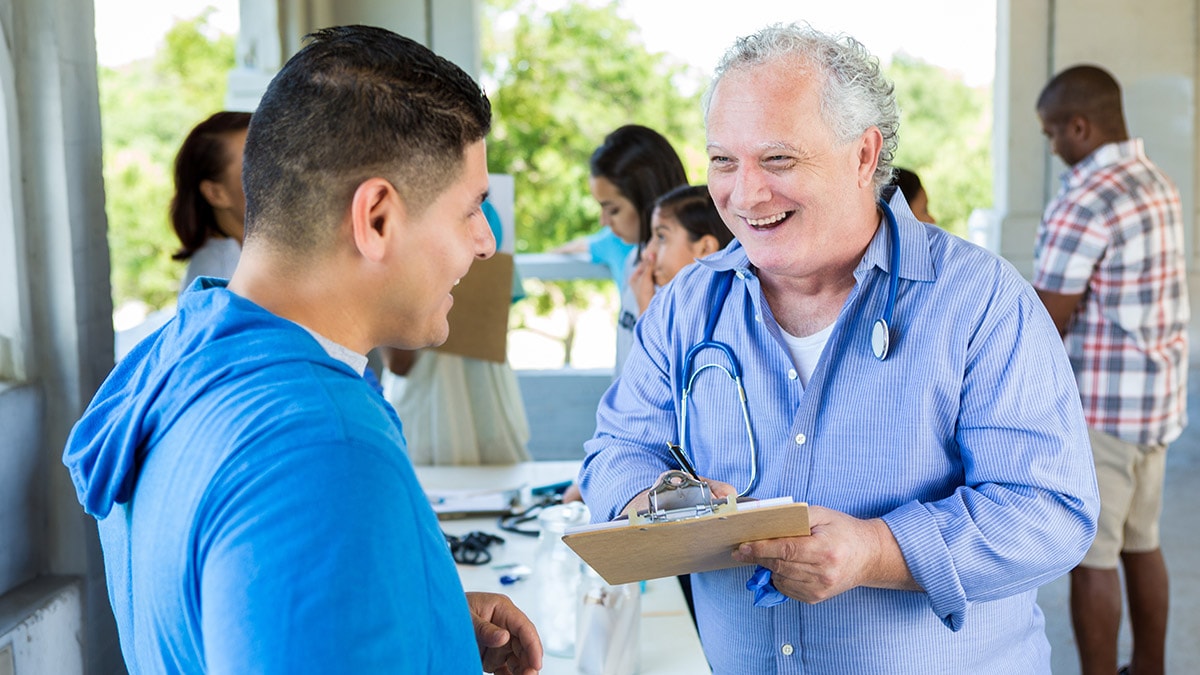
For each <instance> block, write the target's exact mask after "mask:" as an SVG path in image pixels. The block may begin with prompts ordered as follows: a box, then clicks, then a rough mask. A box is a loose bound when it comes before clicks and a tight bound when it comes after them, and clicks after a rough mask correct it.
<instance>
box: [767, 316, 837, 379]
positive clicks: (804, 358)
mask: <svg viewBox="0 0 1200 675" xmlns="http://www.w3.org/2000/svg"><path fill="white" fill-rule="evenodd" d="M779 332H780V333H781V334H782V335H783V341H784V342H786V343H787V347H788V351H789V352H791V353H792V362H794V363H795V364H796V371H797V373H798V374H799V376H800V385H801V386H803V387H807V386H808V378H809V377H811V376H812V372H813V371H814V370H816V369H817V361H819V360H820V359H821V351H822V350H824V349H825V343H826V342H829V336H830V335H832V334H833V324H832V323H831V324H829V325H828V326H826V327H824V328H822V329H821V330H820V331H819V332H816V333H813V334H812V335H809V336H807V337H796V336H795V335H792V334H791V333H788V332H787V331H785V330H783V329H780V330H779Z"/></svg>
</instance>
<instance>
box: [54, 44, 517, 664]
mask: <svg viewBox="0 0 1200 675" xmlns="http://www.w3.org/2000/svg"><path fill="white" fill-rule="evenodd" d="M310 37H311V41H310V42H309V43H308V44H307V45H306V46H305V47H304V48H303V49H301V50H300V52H299V53H297V54H296V55H295V56H294V57H292V59H290V60H289V61H288V63H287V64H286V65H285V66H284V67H283V69H282V70H281V71H280V72H279V74H278V75H277V76H276V77H275V79H274V80H273V81H272V82H271V85H270V86H269V87H268V89H267V92H266V94H265V95H264V96H263V99H262V102H261V103H260V105H259V108H258V110H257V111H256V112H255V117H254V121H253V123H252V125H251V128H250V132H249V135H248V137H247V140H246V151H245V160H244V184H245V193H246V238H245V246H244V249H243V253H242V257H241V260H240V262H239V264H238V268H237V271H236V272H235V273H234V275H233V278H232V279H231V280H230V282H229V284H228V287H226V286H224V284H223V283H222V282H218V281H216V280H211V279H210V280H205V282H204V283H203V284H202V286H203V287H202V288H200V289H197V290H193V291H191V292H188V293H185V294H184V295H183V296H182V298H181V299H180V304H179V312H178V315H177V316H176V318H175V319H174V320H173V321H172V322H170V323H169V324H167V325H166V326H165V327H164V328H163V329H162V330H160V331H159V332H157V333H156V334H154V335H153V336H151V337H150V338H148V339H147V340H146V341H144V342H143V343H141V344H140V345H139V346H138V347H137V348H136V349H135V350H134V351H133V352H132V353H131V354H130V355H129V356H128V357H127V358H126V359H125V360H124V361H122V362H121V364H120V365H119V366H118V367H117V369H116V370H115V371H114V372H113V374H112V375H111V376H110V377H109V378H108V380H107V381H106V382H105V383H104V385H103V386H102V388H101V390H100V391H99V393H97V395H96V398H95V399H94V400H93V402H92V404H91V406H90V407H89V408H88V410H87V412H86V413H85V415H84V417H83V419H82V420H81V421H80V422H79V424H78V425H77V426H76V428H75V430H74V431H73V433H72V435H71V438H70V440H69V442H68V446H67V449H66V452H65V454H64V462H65V463H66V464H67V466H68V467H69V468H70V470H71V475H72V478H73V479H74V481H75V484H76V488H77V490H78V493H79V499H80V502H81V503H82V504H83V505H84V508H85V509H86V510H87V512H88V513H91V514H93V515H94V516H96V518H97V519H99V525H100V534H101V539H102V544H103V548H104V557H105V563H106V568H107V573H108V582H109V595H110V599H111V601H112V605H113V610H114V613H115V614H116V618H117V624H118V629H119V632H120V638H121V648H122V651H123V652H124V655H125V660H126V663H127V664H128V665H129V668H130V669H131V671H133V672H148V673H159V672H216V673H244V672H256V673H309V672H311V673H328V672H346V673H397V672H405V673H408V672H428V673H445V672H453V673H467V672H476V673H477V672H480V670H481V669H483V670H488V671H489V672H490V671H496V670H500V671H501V672H514V673H516V672H533V671H535V670H536V669H538V668H540V667H541V644H540V642H539V641H538V638H537V633H536V631H535V630H534V628H533V625H532V624H531V623H530V621H529V620H528V619H527V618H526V617H525V615H524V614H522V613H521V612H520V611H519V610H517V609H516V607H515V606H513V605H512V603H511V602H510V601H509V600H508V599H507V598H505V597H504V596H499V595H491V594H470V593H469V594H466V595H465V596H464V594H463V591H462V587H461V585H460V584H459V581H458V576H457V573H456V571H455V568H454V563H453V561H452V560H451V558H450V554H449V551H448V549H447V546H446V542H445V539H444V538H443V535H442V533H441V531H440V529H439V527H438V524H437V520H436V518H435V517H434V514H433V512H432V511H431V510H430V508H429V505H428V502H427V500H426V498H425V496H424V493H423V491H422V490H421V487H420V485H419V484H418V483H417V480H416V477H415V475H414V473H413V470H412V467H411V465H410V464H409V461H408V459H407V458H406V456H405V453H404V438H403V436H402V435H401V429H400V422H399V420H398V419H396V417H395V413H394V412H392V409H391V407H390V406H389V405H388V403H387V402H386V401H385V400H383V398H382V397H380V396H379V395H378V394H377V393H376V392H375V391H374V390H373V389H372V388H371V387H370V386H369V385H368V383H367V382H366V381H365V380H364V379H363V372H364V368H365V367H366V356H365V354H366V353H367V351H369V350H370V349H371V348H373V347H375V346H378V345H391V346H396V347H403V348H406V349H415V348H420V347H426V346H429V345H435V344H439V343H441V342H442V341H444V340H445V339H446V336H447V332H448V327H447V323H446V314H447V312H448V311H449V309H450V306H451V304H452V302H453V299H452V297H451V296H450V290H451V288H452V287H453V286H454V284H455V283H457V280H458V279H459V278H461V277H462V276H463V275H465V274H466V273H467V270H468V268H469V267H470V266H471V263H472V261H473V260H475V259H476V258H485V257H487V256H489V255H491V254H492V252H493V251H494V242H493V239H492V236H491V233H490V231H489V229H488V225H487V222H486V220H485V218H484V216H483V213H482V212H481V211H480V205H481V204H482V202H483V199H484V197H485V196H486V195H487V190H488V178H487V167H486V161H485V150H484V141H483V139H484V136H485V135H486V134H487V132H488V129H489V127H490V124H491V107H490V104H489V102H488V100H487V98H486V97H485V96H484V95H483V93H482V92H481V91H480V89H479V87H478V85H477V84H476V83H475V82H473V81H472V80H471V78H470V77H468V76H467V75H466V74H465V73H463V72H462V71H461V70H460V69H458V68H457V67H456V66H454V65H452V64H451V63H449V62H448V61H446V60H444V59H442V58H440V57H438V56H436V55H434V54H433V53H432V52H430V51H429V50H428V49H426V48H424V47H422V46H421V45H419V44H417V43H415V42H413V41H411V40H408V39H407V38H403V37H400V36H398V35H395V34H393V33H390V32H388V31H386V30H383V29H379V28H368V27H362V26H354V27H341V28H330V29H326V30H322V31H318V32H317V33H315V34H314V35H312V36H310Z"/></svg>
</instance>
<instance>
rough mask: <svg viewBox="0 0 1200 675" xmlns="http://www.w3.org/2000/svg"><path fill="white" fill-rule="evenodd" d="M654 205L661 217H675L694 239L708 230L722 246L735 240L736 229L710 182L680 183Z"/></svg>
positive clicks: (697, 238)
mask: <svg viewBox="0 0 1200 675" xmlns="http://www.w3.org/2000/svg"><path fill="white" fill-rule="evenodd" d="M654 208H656V209H658V217H659V218H673V219H675V220H676V221H677V222H678V223H679V224H680V225H681V226H682V227H683V229H684V230H686V231H687V233H688V238H689V239H691V240H692V241H700V238H701V237H703V236H704V235H706V234H707V235H712V236H713V237H715V238H716V240H717V243H718V244H720V245H721V248H725V245H726V244H728V243H729V242H731V241H733V233H732V232H730V231H729V227H728V226H726V225H725V221H724V220H722V219H721V214H720V212H718V211H717V207H716V205H715V204H713V200H712V195H710V194H709V193H708V186H707V185H681V186H679V187H677V188H675V189H674V190H671V191H670V192H668V193H667V194H665V195H663V196H661V197H659V198H658V199H657V200H656V201H655V202H654Z"/></svg>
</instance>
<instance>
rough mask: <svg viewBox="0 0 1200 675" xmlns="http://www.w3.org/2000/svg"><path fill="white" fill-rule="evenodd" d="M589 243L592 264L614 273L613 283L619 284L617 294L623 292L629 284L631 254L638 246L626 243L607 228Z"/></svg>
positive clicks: (596, 234) (589, 240) (594, 235)
mask: <svg viewBox="0 0 1200 675" xmlns="http://www.w3.org/2000/svg"><path fill="white" fill-rule="evenodd" d="M587 242H588V254H589V255H591V256H592V262H594V263H596V264H601V265H604V266H605V267H607V268H608V271H609V272H610V273H612V277H613V281H615V282H617V292H618V293H620V292H623V291H624V290H625V285H626V284H627V283H628V282H629V269H628V267H627V264H626V262H627V260H628V259H629V254H630V252H631V251H633V249H635V248H637V246H636V245H634V244H629V243H626V242H625V241H624V240H622V239H621V238H620V237H618V236H617V235H615V234H613V231H612V230H610V229H608V228H607V227H606V228H604V229H603V230H600V231H599V232H596V233H595V234H592V235H590V236H588V238H587Z"/></svg>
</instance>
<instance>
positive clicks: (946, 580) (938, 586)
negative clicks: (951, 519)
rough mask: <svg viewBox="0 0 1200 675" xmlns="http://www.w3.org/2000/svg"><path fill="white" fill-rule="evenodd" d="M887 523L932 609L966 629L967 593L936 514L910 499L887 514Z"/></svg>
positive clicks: (944, 620) (949, 625) (955, 627)
mask: <svg viewBox="0 0 1200 675" xmlns="http://www.w3.org/2000/svg"><path fill="white" fill-rule="evenodd" d="M883 522H885V523H887V526H888V527H889V528H891V530H892V535H893V536H895V537H896V541H897V542H898V543H899V544H900V551H901V553H903V554H904V561H905V563H906V564H907V565H908V570H909V572H910V573H911V574H912V575H913V579H914V580H916V582H917V583H918V584H920V585H921V588H924V589H925V595H926V597H928V598H929V604H930V608H931V609H933V611H934V613H935V614H937V615H938V618H939V619H941V620H942V623H944V624H946V627H947V628H949V629H950V630H952V631H957V630H959V629H960V628H962V626H963V621H964V619H965V617H966V612H967V594H966V591H964V590H963V587H962V584H960V583H959V580H958V570H956V569H955V566H954V558H953V557H952V556H951V555H950V550H949V549H948V548H947V547H946V542H945V540H944V539H943V538H942V534H941V531H940V530H939V529H938V523H937V521H936V519H934V517H933V514H931V513H930V512H929V510H928V509H926V508H925V506H924V505H922V504H921V503H920V502H910V503H908V504H905V505H904V506H901V507H900V508H898V509H896V510H894V511H892V512H891V513H888V514H886V515H885V516H883Z"/></svg>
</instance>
